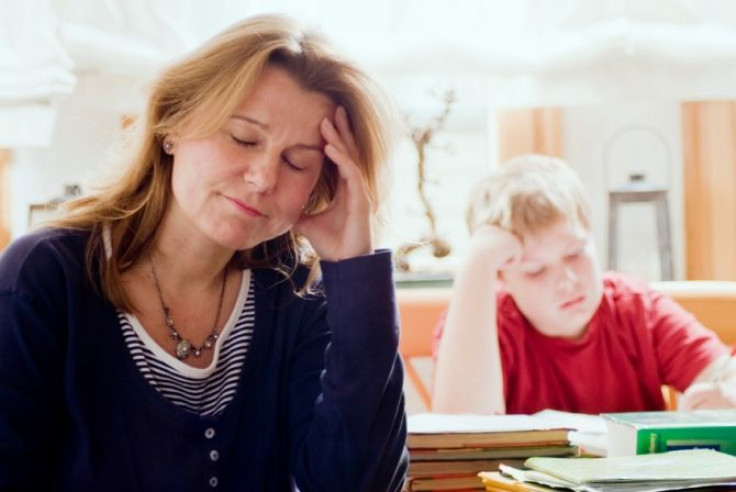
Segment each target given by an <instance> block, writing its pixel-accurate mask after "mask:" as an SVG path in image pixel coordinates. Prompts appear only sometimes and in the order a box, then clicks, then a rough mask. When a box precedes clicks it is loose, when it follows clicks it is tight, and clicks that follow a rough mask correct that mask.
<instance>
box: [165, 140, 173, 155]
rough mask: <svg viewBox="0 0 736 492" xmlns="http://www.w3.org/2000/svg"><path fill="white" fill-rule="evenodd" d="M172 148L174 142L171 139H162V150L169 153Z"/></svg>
mask: <svg viewBox="0 0 736 492" xmlns="http://www.w3.org/2000/svg"><path fill="white" fill-rule="evenodd" d="M173 150H174V142H172V141H171V140H164V152H166V153H167V154H169V155H171V152H172V151H173Z"/></svg>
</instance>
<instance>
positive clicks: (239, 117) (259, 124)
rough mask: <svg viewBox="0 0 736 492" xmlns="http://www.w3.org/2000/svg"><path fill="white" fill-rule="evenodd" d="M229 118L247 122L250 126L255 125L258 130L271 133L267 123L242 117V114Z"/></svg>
mask: <svg viewBox="0 0 736 492" xmlns="http://www.w3.org/2000/svg"><path fill="white" fill-rule="evenodd" d="M231 118H232V119H235V120H242V121H246V122H248V123H250V124H252V125H255V126H257V127H259V128H260V129H262V130H263V131H265V132H270V131H271V127H270V126H268V124H267V123H264V122H262V121H258V120H257V119H255V118H251V117H250V116H245V115H242V114H234V115H232V116H231Z"/></svg>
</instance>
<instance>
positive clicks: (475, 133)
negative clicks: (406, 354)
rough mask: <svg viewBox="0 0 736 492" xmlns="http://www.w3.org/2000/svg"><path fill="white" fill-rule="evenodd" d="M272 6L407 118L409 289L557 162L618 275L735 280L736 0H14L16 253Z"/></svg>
mask: <svg viewBox="0 0 736 492" xmlns="http://www.w3.org/2000/svg"><path fill="white" fill-rule="evenodd" d="M264 12H280V13H285V14H291V15H293V16H295V17H297V18H299V19H301V20H303V21H304V22H305V23H306V24H307V25H309V26H311V27H313V28H314V29H317V30H319V31H322V32H323V33H324V34H325V35H327V36H328V37H329V38H331V39H332V41H333V42H334V43H335V44H336V45H337V46H338V47H339V48H340V49H341V50H342V51H343V52H344V53H345V54H346V55H347V56H349V57H350V58H352V59H354V60H355V61H356V62H358V63H359V64H360V65H362V66H363V67H365V68H367V69H368V70H369V71H370V72H372V73H373V74H374V76H375V77H376V78H377V79H378V80H379V82H380V83H381V84H382V85H383V86H384V87H385V89H386V90H387V91H388V92H389V93H390V95H391V96H392V97H393V98H394V99H395V101H396V103H397V105H398V107H399V108H400V110H401V112H402V113H403V115H404V118H405V122H406V129H405V133H404V134H403V135H402V136H401V139H400V145H399V147H398V149H397V151H396V153H395V155H394V157H393V161H392V165H393V179H392V186H393V188H392V200H391V203H390V207H388V210H387V221H386V229H385V231H384V235H383V239H382V244H383V245H384V246H387V247H391V248H394V249H395V250H397V251H398V252H400V253H405V254H404V255H403V256H401V259H402V260H403V261H402V263H401V268H402V270H403V271H404V272H403V273H402V274H401V275H400V277H399V278H400V279H402V280H404V281H407V282H411V281H426V280H428V279H429V280H432V279H438V280H439V281H443V280H446V279H448V278H449V277H450V276H451V274H452V271H453V268H454V266H455V264H456V263H457V260H458V258H459V257H460V256H461V255H462V254H463V249H464V245H465V243H466V242H467V237H468V236H467V232H466V230H465V225H464V209H465V204H466V200H467V196H468V191H469V188H470V185H471V183H473V182H474V181H476V180H477V179H478V178H480V177H481V176H483V175H485V174H486V173H488V172H489V171H490V170H491V169H493V168H494V167H495V166H498V165H499V164H500V163H502V162H504V161H505V160H507V159H509V158H510V157H513V156H515V155H519V154H523V153H528V152H540V153H546V154H551V155H556V156H560V157H563V158H564V159H566V160H568V161H569V162H570V164H571V165H572V166H573V167H574V168H575V169H576V170H577V171H578V172H579V174H580V176H581V178H582V179H583V181H584V183H585V185H586V190H587V192H588V197H589V199H590V201H591V205H592V213H593V223H594V235H595V240H596V243H597V245H598V248H599V252H600V255H601V258H602V261H603V264H604V265H608V266H616V267H617V268H618V269H620V270H623V271H626V272H629V273H633V274H637V275H640V276H642V277H645V278H647V279H649V280H660V279H730V280H736V254H734V251H736V194H735V193H734V190H736V139H735V138H734V137H735V136H736V2H734V1H732V0H697V1H695V0H638V1H633V0H555V1H552V0H515V1H514V2H508V1H500V0H455V1H430V0H421V1H420V0H372V1H371V2H357V1H350V0H341V1H336V0H310V1H309V2H304V1H298V0H238V1H234V0H233V1H230V0H210V1H207V2H205V1H196V0H176V1H174V0H118V1H114V0H57V1H53V0H26V1H23V2H18V1H12V0H0V248H4V247H5V246H6V245H7V243H8V242H9V241H10V240H11V239H12V238H14V237H17V236H18V235H20V234H22V233H24V232H26V231H27V230H28V229H29V227H32V226H33V225H34V224H35V223H37V222H39V221H41V220H43V219H44V218H47V217H48V216H49V214H52V213H53V207H54V205H55V204H57V203H58V202H60V201H63V200H64V199H66V198H68V197H70V196H74V195H76V194H79V193H85V192H86V191H87V190H89V189H91V187H93V186H94V184H95V183H99V182H100V181H102V180H104V179H105V177H106V176H108V175H109V171H110V167H111V166H112V165H113V164H112V163H113V162H114V159H113V158H114V156H115V153H116V145H119V143H117V142H119V139H120V136H121V133H122V131H123V129H124V128H125V127H126V126H127V125H128V124H130V122H132V121H134V120H135V119H136V118H137V117H138V116H140V114H141V111H142V108H143V102H144V100H145V97H146V91H147V84H148V83H149V82H150V81H151V80H152V78H153V77H154V76H155V75H156V73H157V71H158V70H160V69H161V68H162V67H163V66H165V65H166V64H167V63H168V62H170V61H173V60H175V59H176V58H177V57H179V56H181V55H182V54H183V53H185V52H186V51H188V50H190V49H192V48H193V47H195V46H197V45H198V44H200V43H201V42H202V41H204V40H205V39H207V38H208V37H210V36H212V35H213V34H215V33H217V32H218V31H220V30H221V29H223V28H224V27H226V26H227V25H229V24H230V23H232V22H235V21H237V20H239V19H242V18H245V17H247V16H249V15H253V14H257V13H264ZM419 150H421V151H422V152H423V154H424V159H422V160H420V159H419V157H418V156H419V152H418V151H419ZM420 169H421V170H422V171H423V175H424V180H423V181H421V182H420V180H419V177H418V176H419V171H420ZM428 217H431V218H428ZM432 244H435V246H436V245H437V244H441V245H443V248H432V247H431V245H432ZM433 252H434V253H437V255H444V256H442V257H437V256H436V255H435V254H433Z"/></svg>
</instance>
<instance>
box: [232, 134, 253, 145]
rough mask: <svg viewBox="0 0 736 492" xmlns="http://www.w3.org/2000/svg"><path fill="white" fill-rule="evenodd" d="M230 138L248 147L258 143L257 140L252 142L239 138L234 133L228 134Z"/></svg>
mask: <svg viewBox="0 0 736 492" xmlns="http://www.w3.org/2000/svg"><path fill="white" fill-rule="evenodd" d="M230 138H232V140H233V142H235V143H236V144H238V145H240V146H241V147H246V148H249V147H255V146H256V145H258V142H253V141H251V140H241V139H239V138H237V137H236V136H235V135H230Z"/></svg>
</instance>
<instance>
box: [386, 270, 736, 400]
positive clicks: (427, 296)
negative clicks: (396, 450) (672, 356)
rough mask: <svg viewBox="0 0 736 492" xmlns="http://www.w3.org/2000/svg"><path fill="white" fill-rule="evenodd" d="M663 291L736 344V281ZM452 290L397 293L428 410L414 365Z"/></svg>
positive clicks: (677, 285) (415, 382)
mask: <svg viewBox="0 0 736 492" xmlns="http://www.w3.org/2000/svg"><path fill="white" fill-rule="evenodd" d="M652 287H653V288H655V289H657V290H659V291H660V292H663V293H665V294H667V295H669V296H670V297H672V298H673V299H674V300H675V301H677V302H678V303H679V304H680V305H681V306H682V307H684V308H685V309H687V310H688V311H690V312H691V313H693V314H694V315H695V317H696V318H697V319H698V320H699V321H700V322H701V323H703V324H704V325H705V326H707V327H708V328H710V329H711V330H713V331H714V332H716V333H717V334H718V336H719V337H720V338H721V340H723V342H724V343H726V344H727V345H736V282H725V281H710V280H703V281H700V280H675V281H665V282H654V283H652ZM451 292H452V290H451V288H447V287H442V288H400V289H397V291H396V296H397V301H398V305H399V316H400V320H401V338H400V340H399V352H400V353H401V356H402V358H403V359H404V366H405V368H406V374H407V376H408V377H409V380H410V382H411V384H412V386H413V387H414V389H415V390H416V392H417V394H418V395H419V397H420V398H421V400H422V403H423V404H424V405H425V406H426V408H427V409H429V408H430V405H431V400H432V398H431V391H430V388H428V387H427V384H426V383H425V382H424V380H422V378H421V376H420V373H419V371H418V370H417V366H416V364H415V362H416V361H417V359H422V358H424V359H426V358H430V357H431V356H432V337H433V333H434V327H435V325H436V324H437V320H438V318H439V316H440V314H441V313H442V312H443V311H444V310H445V309H447V305H448V303H449V301H450V295H451ZM664 395H665V401H666V403H667V408H670V409H674V408H676V406H677V393H676V391H675V390H674V389H672V388H669V387H667V388H664Z"/></svg>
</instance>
